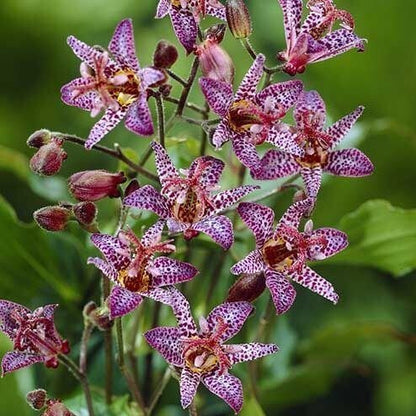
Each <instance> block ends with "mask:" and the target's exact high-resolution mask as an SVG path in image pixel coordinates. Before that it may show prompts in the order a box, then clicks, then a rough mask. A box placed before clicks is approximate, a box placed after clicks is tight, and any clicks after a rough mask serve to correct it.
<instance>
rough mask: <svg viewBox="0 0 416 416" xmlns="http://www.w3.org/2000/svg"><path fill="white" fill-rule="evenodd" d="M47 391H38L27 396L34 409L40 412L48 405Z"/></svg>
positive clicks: (33, 391)
mask: <svg viewBox="0 0 416 416" xmlns="http://www.w3.org/2000/svg"><path fill="white" fill-rule="evenodd" d="M46 396H47V394H46V390H43V389H36V390H32V391H30V392H29V393H28V394H26V401H27V403H28V404H29V406H30V407H31V408H32V409H35V410H40V409H42V407H44V406H45V404H46Z"/></svg>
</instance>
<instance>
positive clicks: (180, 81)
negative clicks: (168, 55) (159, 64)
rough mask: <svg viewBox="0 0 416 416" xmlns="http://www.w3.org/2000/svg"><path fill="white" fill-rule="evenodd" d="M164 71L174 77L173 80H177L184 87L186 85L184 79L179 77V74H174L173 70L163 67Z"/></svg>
mask: <svg viewBox="0 0 416 416" xmlns="http://www.w3.org/2000/svg"><path fill="white" fill-rule="evenodd" d="M165 71H166V72H167V74H168V75H169V76H170V77H171V78H172V79H174V80H175V81H177V82H179V84H181V85H183V86H184V87H186V81H185V80H184V79H183V78H182V77H180V76H179V75H177V74H175V73H174V72H173V71H171V70H170V69H165Z"/></svg>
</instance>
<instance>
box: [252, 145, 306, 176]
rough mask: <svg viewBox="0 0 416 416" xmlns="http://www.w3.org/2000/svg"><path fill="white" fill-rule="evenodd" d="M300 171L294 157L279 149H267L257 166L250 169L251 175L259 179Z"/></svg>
mask: <svg viewBox="0 0 416 416" xmlns="http://www.w3.org/2000/svg"><path fill="white" fill-rule="evenodd" d="M299 171H300V165H299V163H298V162H297V161H296V157H295V156H293V155H291V154H289V153H285V152H282V151H280V150H275V149H271V150H268V151H267V152H266V153H265V155H264V156H263V158H262V159H261V161H260V164H259V166H258V167H257V168H255V169H252V170H251V172H250V173H251V176H252V177H253V178H254V179H259V180H263V181H264V180H272V179H278V178H284V177H285V176H289V175H293V174H295V173H298V172H299Z"/></svg>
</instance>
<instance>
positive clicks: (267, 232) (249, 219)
mask: <svg viewBox="0 0 416 416" xmlns="http://www.w3.org/2000/svg"><path fill="white" fill-rule="evenodd" d="M237 212H238V213H239V214H240V217H241V219H242V220H243V221H244V223H245V224H246V225H247V227H248V228H249V229H250V230H251V231H252V232H253V234H254V237H255V238H256V247H262V246H263V245H264V243H265V242H266V240H268V239H269V238H270V237H271V236H272V232H273V229H272V227H273V221H274V212H273V210H272V209H271V208H269V207H266V206H264V205H259V204H255V203H253V202H242V203H241V204H240V205H239V206H238V208H237Z"/></svg>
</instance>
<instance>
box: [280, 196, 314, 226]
mask: <svg viewBox="0 0 416 416" xmlns="http://www.w3.org/2000/svg"><path fill="white" fill-rule="evenodd" d="M314 203H315V201H314V199H313V198H306V199H303V200H302V201H298V202H295V203H294V204H292V205H291V206H290V207H289V208H288V209H287V210H286V212H285V213H284V214H283V215H282V218H281V219H280V222H279V224H285V225H288V226H290V227H293V228H296V229H298V228H299V224H300V220H301V219H302V217H303V216H306V215H307V214H308V213H309V211H310V209H311V208H312V207H313V205H314ZM278 229H279V227H277V229H276V232H278Z"/></svg>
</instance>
